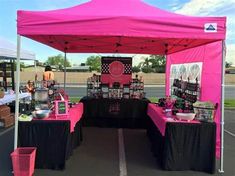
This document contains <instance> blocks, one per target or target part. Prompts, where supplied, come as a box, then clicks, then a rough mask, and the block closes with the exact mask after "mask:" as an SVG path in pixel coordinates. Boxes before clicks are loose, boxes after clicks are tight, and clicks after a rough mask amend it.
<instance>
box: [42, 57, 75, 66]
mask: <svg viewBox="0 0 235 176" xmlns="http://www.w3.org/2000/svg"><path fill="white" fill-rule="evenodd" d="M45 64H46V65H55V66H58V67H62V68H63V67H64V56H63V55H62V54H58V55H57V56H50V57H48V59H47V61H46V62H45ZM65 66H66V67H71V64H70V62H69V61H68V59H66V63H65Z"/></svg>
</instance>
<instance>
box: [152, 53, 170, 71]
mask: <svg viewBox="0 0 235 176" xmlns="http://www.w3.org/2000/svg"><path fill="white" fill-rule="evenodd" d="M149 60H150V62H151V63H152V69H153V70H154V72H157V73H165V67H166V57H165V56H161V55H151V56H150V59H149Z"/></svg>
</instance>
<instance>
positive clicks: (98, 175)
mask: <svg viewBox="0 0 235 176" xmlns="http://www.w3.org/2000/svg"><path fill="white" fill-rule="evenodd" d="M234 113H235V111H233V110H226V113H225V129H226V130H228V131H230V132H231V133H234V132H235V117H234ZM83 132H84V141H83V142H82V145H81V146H79V147H78V148H77V149H75V150H74V153H73V155H72V156H71V157H70V159H69V160H68V161H67V163H66V169H65V170H63V171H53V170H42V169H37V170H36V171H35V176H77V175H80V176H92V175H95V176H111V175H112V176H120V160H119V158H120V157H119V156H120V155H119V154H120V152H119V133H118V129H112V128H93V127H89V128H88V127H84V130H83ZM13 134H14V129H13V128H10V129H8V131H7V132H4V133H3V132H1V133H0V146H1V147H0V175H1V176H10V175H12V174H11V160H10V156H9V154H10V152H11V151H12V149H13ZM123 143H124V145H123V146H124V149H125V163H126V172H127V176H143V175H144V176H156V175H161V176H188V175H190V176H206V175H210V174H206V173H202V172H193V171H184V172H182V171H181V172H173V171H170V172H169V171H163V170H161V169H160V168H159V166H158V164H157V162H156V159H155V158H154V157H153V155H152V153H151V151H150V142H149V140H148V138H147V136H146V131H145V130H133V129H123ZM234 163H235V137H234V136H232V135H231V134H228V133H225V166H224V170H225V173H224V174H223V175H224V176H234V175H235V167H234ZM217 164H218V163H217ZM217 168H218V167H217ZM215 175H216V176H217V175H220V174H219V173H218V172H217V173H216V174H215Z"/></svg>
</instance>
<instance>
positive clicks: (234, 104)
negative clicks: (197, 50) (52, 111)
mask: <svg viewBox="0 0 235 176" xmlns="http://www.w3.org/2000/svg"><path fill="white" fill-rule="evenodd" d="M80 99H81V98H80V97H70V101H71V102H74V103H77V102H79V101H80ZM148 99H149V100H150V101H151V102H152V103H156V102H157V101H158V98H156V97H149V98H148ZM224 107H226V108H235V100H225V101H224Z"/></svg>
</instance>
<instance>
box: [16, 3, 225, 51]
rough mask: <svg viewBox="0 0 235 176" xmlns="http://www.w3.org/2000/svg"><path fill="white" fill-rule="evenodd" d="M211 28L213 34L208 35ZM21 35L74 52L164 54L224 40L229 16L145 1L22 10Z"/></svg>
mask: <svg viewBox="0 0 235 176" xmlns="http://www.w3.org/2000/svg"><path fill="white" fill-rule="evenodd" d="M208 24H212V25H213V27H214V28H217V29H216V30H214V31H211V30H208V31H205V27H206V26H207V27H208ZM17 31H18V34H20V35H22V36H25V37H28V38H31V39H33V40H36V41H38V42H41V43H44V44H46V45H49V46H51V47H53V48H56V49H58V50H60V51H66V52H70V53H137V54H166V53H174V52H177V51H181V50H184V49H186V48H192V47H195V46H199V45H203V44H207V43H211V42H214V41H219V40H223V39H225V31H226V18H225V17H189V16H184V15H179V14H174V13H170V12H167V11H164V10H161V9H159V8H156V7H153V6H150V5H148V4H146V3H144V2H143V1H141V0H118V1H110V0H92V1H89V2H87V3H84V4H81V5H78V6H75V7H71V8H67V9H59V10H52V11H35V12H32V11H18V17H17Z"/></svg>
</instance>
